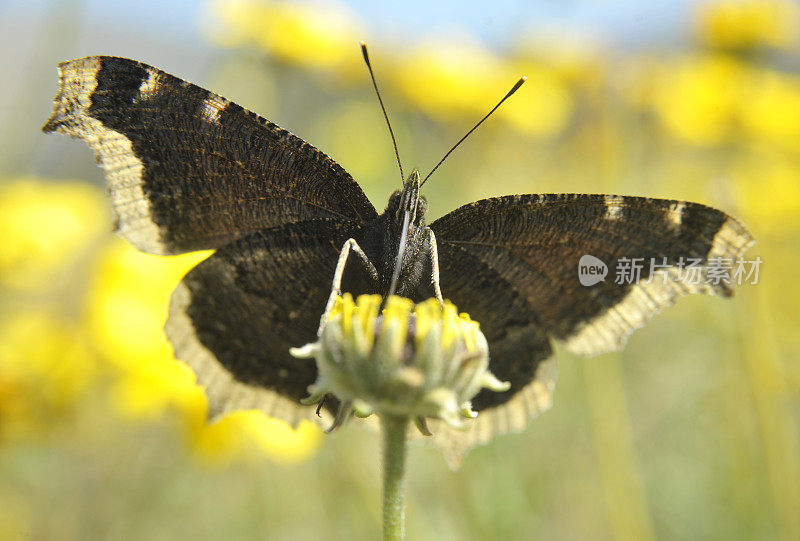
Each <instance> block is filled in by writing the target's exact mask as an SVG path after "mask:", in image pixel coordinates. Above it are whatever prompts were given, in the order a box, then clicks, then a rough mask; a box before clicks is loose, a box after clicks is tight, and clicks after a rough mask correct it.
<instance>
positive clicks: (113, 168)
mask: <svg viewBox="0 0 800 541" xmlns="http://www.w3.org/2000/svg"><path fill="white" fill-rule="evenodd" d="M59 72H60V90H59V92H58V95H57V96H56V98H55V109H54V111H53V114H52V116H51V117H50V119H49V120H48V121H47V123H46V124H45V126H44V127H43V130H44V131H45V132H52V131H59V132H62V133H66V134H69V135H72V136H74V137H78V138H81V139H83V140H84V141H85V142H86V143H87V144H88V145H89V146H90V147H92V149H93V150H94V151H95V153H96V155H97V160H98V162H99V163H100V164H101V165H102V167H103V168H104V169H105V173H106V177H107V179H108V186H109V192H110V196H111V200H112V204H113V208H114V211H115V214H116V216H117V229H118V231H119V233H120V234H121V235H122V236H123V237H125V238H126V239H128V240H129V241H130V242H131V243H133V244H134V246H136V247H137V248H138V249H140V250H142V251H145V252H149V253H159V254H168V253H180V252H186V251H192V250H200V249H210V248H218V247H220V246H223V245H225V244H226V243H228V242H230V241H232V240H235V239H238V238H241V237H243V236H246V235H247V234H249V233H251V232H254V231H257V230H259V229H261V228H265V227H272V226H277V225H281V224H284V223H290V222H298V221H303V220H313V219H323V218H330V219H340V220H346V221H352V222H356V223H359V224H363V223H365V222H367V221H370V220H372V219H374V218H375V216H376V212H375V209H374V207H373V206H372V204H371V203H370V202H369V200H368V199H367V197H366V196H365V195H364V193H363V191H362V190H361V188H360V187H359V186H358V184H357V183H356V182H355V181H354V180H353V179H352V177H351V176H350V175H349V174H348V173H347V172H346V171H345V170H344V169H342V168H341V167H340V166H339V165H338V164H337V163H336V162H334V161H333V160H332V159H331V158H329V157H328V156H326V155H325V154H323V153H322V152H320V151H319V150H317V149H316V148H314V147H313V146H311V145H309V144H308V143H306V142H305V141H303V140H302V139H300V138H298V137H295V136H294V135H292V134H291V133H289V132H287V131H286V130H283V129H281V128H279V127H278V126H276V125H275V124H273V123H271V122H268V121H267V120H264V119H263V118H261V117H259V116H258V115H256V114H254V113H251V112H249V111H247V110H245V109H243V108H242V107H240V106H238V105H236V104H235V103H233V102H230V101H228V100H226V99H225V98H222V97H220V96H218V95H216V94H214V93H212V92H209V91H207V90H204V89H202V88H200V87H198V86H195V85H193V84H191V83H188V82H186V81H183V80H181V79H179V78H177V77H173V76H172V75H169V74H167V73H164V72H163V71H160V70H158V69H156V68H153V67H151V66H148V65H146V64H142V63H140V62H136V61H133V60H127V59H124V58H115V57H108V56H94V57H86V58H80V59H76V60H71V61H69V62H64V63H62V64H60V65H59Z"/></svg>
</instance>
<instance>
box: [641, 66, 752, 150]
mask: <svg viewBox="0 0 800 541" xmlns="http://www.w3.org/2000/svg"><path fill="white" fill-rule="evenodd" d="M745 76H746V72H745V68H744V66H742V65H741V64H740V63H739V62H738V61H736V60H735V59H733V58H731V57H728V56H724V55H706V56H686V57H679V58H676V59H674V60H672V61H669V62H665V63H664V66H663V67H662V69H661V70H660V71H659V72H658V74H657V75H656V77H657V80H656V81H655V83H654V85H653V91H652V92H653V107H654V109H655V113H656V115H657V116H658V118H659V119H660V120H661V122H662V123H663V124H664V126H665V127H666V128H667V129H668V130H669V131H670V132H671V133H672V134H673V135H675V136H676V137H678V138H679V139H682V140H684V141H686V142H687V143H692V144H696V145H701V146H707V145H714V144H718V143H722V142H723V141H725V140H726V139H727V138H728V137H729V135H730V131H731V129H732V126H733V122H734V120H735V113H736V110H737V107H738V104H739V100H740V98H741V95H740V92H741V86H742V84H743V81H744V80H745Z"/></svg>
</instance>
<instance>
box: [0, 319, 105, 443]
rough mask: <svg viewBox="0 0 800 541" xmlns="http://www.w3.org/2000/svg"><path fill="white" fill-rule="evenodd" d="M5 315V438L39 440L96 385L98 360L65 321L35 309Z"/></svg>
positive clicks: (1, 328)
mask: <svg viewBox="0 0 800 541" xmlns="http://www.w3.org/2000/svg"><path fill="white" fill-rule="evenodd" d="M0 315H2V316H4V317H0V440H4V439H17V438H20V437H29V436H35V435H38V434H40V433H41V432H42V431H43V430H46V429H48V428H50V427H52V426H53V424H54V423H55V422H56V421H57V420H58V419H60V418H62V417H63V416H64V415H68V413H69V411H70V408H71V406H72V405H73V404H74V403H75V402H76V401H77V400H78V399H79V398H80V396H81V394H82V393H84V392H85V391H86V390H87V389H88V387H89V385H90V384H91V383H93V381H94V378H95V375H96V374H97V370H96V364H95V358H94V357H93V356H92V354H91V350H90V348H89V347H88V345H87V343H86V342H85V340H84V339H83V337H82V335H81V334H80V332H79V330H78V329H77V328H76V326H75V325H74V324H72V323H69V322H67V321H65V320H64V319H63V318H59V317H56V316H55V315H53V314H51V313H47V312H46V311H44V310H35V309H23V310H14V311H13V314H8V313H6V314H0ZM9 315H10V316H11V317H8V316H9Z"/></svg>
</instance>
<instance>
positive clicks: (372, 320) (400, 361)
mask: <svg viewBox="0 0 800 541" xmlns="http://www.w3.org/2000/svg"><path fill="white" fill-rule="evenodd" d="M381 300H382V299H381V297H380V296H379V295H361V296H359V297H358V299H357V300H356V301H354V300H353V298H352V296H350V295H349V294H347V293H346V294H345V295H344V297H340V298H338V299H337V300H336V304H335V305H334V308H333V311H332V312H331V315H330V317H329V319H328V322H327V324H326V325H325V327H324V328H323V330H322V332H321V334H320V337H319V340H318V341H317V342H314V343H312V344H308V345H306V346H304V347H302V348H296V349H294V350H292V354H293V355H295V356H297V357H304V358H308V357H314V358H316V360H317V368H318V371H319V375H318V378H317V381H316V382H315V383H314V384H313V385H311V386H310V387H309V392H310V393H311V396H309V397H308V398H307V399H306V402H307V403H316V402H318V401H319V400H321V399H322V398H323V397H324V396H325V395H327V394H332V395H334V396H335V397H336V398H338V399H339V400H340V401H341V407H340V410H339V413H338V414H337V420H336V422H335V423H334V427H335V426H338V425H339V424H340V423H341V422H342V421H343V420H344V419H345V418H346V417H347V416H349V415H350V414H351V413H355V414H356V415H358V416H360V417H366V416H368V415H370V414H372V413H375V414H378V415H382V414H386V415H394V416H405V417H410V418H414V419H416V420H417V426H418V427H419V428H420V430H421V431H422V432H423V433H426V432H427V428H426V427H425V421H424V419H425V418H429V417H432V418H438V419H442V420H443V421H445V422H446V423H447V424H448V425H450V426H453V427H456V428H463V427H466V426H467V425H466V424H465V422H466V419H470V418H473V417H475V416H476V413H475V412H473V411H472V408H471V406H470V400H471V399H472V398H473V397H474V396H475V395H476V394H477V393H478V391H480V390H481V389H483V388H488V389H492V390H494V391H505V390H507V389H508V387H509V384H508V383H502V382H500V381H498V380H497V378H495V377H494V376H493V375H492V374H491V373H490V372H489V370H488V367H489V350H488V346H487V343H486V338H485V337H484V336H483V333H482V332H481V330H480V327H479V325H478V323H477V322H475V321H472V320H471V319H470V318H469V316H468V315H467V314H459V313H458V311H457V310H456V307H455V306H453V305H452V304H451V303H449V302H445V304H444V306H443V307H442V306H440V305H439V303H438V302H437V301H436V300H435V299H428V300H426V301H424V302H422V303H420V304H417V305H414V304H413V302H412V301H410V300H409V299H404V298H401V297H394V296H392V297H389V298H388V299H386V305H385V307H384V308H383V310H381Z"/></svg>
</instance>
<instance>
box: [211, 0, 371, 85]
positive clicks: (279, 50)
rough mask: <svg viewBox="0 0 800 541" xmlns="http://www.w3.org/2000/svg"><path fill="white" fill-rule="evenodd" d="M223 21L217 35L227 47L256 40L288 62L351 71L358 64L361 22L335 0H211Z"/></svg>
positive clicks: (216, 12) (212, 13)
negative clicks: (305, 0)
mask: <svg viewBox="0 0 800 541" xmlns="http://www.w3.org/2000/svg"><path fill="white" fill-rule="evenodd" d="M210 8H211V10H210V11H211V16H212V17H215V18H216V19H218V20H219V21H221V23H222V26H223V27H222V28H221V29H219V30H218V31H217V32H215V33H214V35H213V37H214V38H215V39H216V41H217V42H218V43H219V44H220V45H223V46H228V47H231V46H238V45H242V44H247V43H254V44H256V45H257V46H259V47H261V48H263V49H264V50H266V51H269V52H270V53H271V54H272V55H274V56H276V57H277V58H280V59H281V60H283V61H285V62H291V63H296V64H300V65H306V66H309V67H311V68H320V69H326V70H339V71H343V72H348V71H351V70H352V67H353V66H357V65H358V64H357V61H356V60H357V58H358V57H357V56H356V54H357V52H358V48H357V47H358V42H359V40H360V39H362V38H363V36H361V35H360V34H361V30H360V29H361V27H362V25H361V24H360V23H359V22H358V20H357V18H356V16H355V15H354V14H353V13H352V12H350V11H349V10H348V9H347V8H346V7H345V6H343V5H342V4H340V3H338V2H335V1H334V0H325V1H322V0H315V1H313V2H304V3H294V2H281V1H273V0H235V1H222V0H216V1H213V2H211V4H210Z"/></svg>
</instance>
